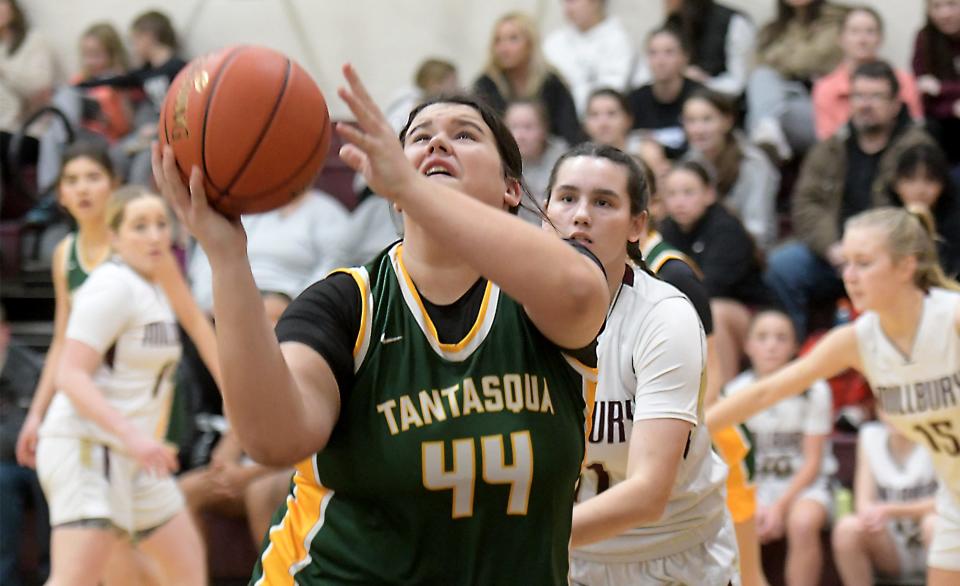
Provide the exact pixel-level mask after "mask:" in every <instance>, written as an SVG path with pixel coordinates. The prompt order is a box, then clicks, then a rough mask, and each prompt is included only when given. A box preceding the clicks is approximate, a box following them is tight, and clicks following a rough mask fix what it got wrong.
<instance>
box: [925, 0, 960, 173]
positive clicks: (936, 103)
mask: <svg viewBox="0 0 960 586" xmlns="http://www.w3.org/2000/svg"><path fill="white" fill-rule="evenodd" d="M913 72H914V73H915V74H916V76H917V86H918V87H919V88H920V93H921V94H922V95H923V111H924V113H925V114H926V116H927V123H928V124H929V126H930V128H931V131H932V133H933V134H934V136H935V137H936V138H937V140H938V141H939V142H940V145H941V146H942V147H943V150H944V151H946V153H947V159H948V160H949V161H950V163H951V164H953V165H956V164H957V163H958V162H960V2H957V0H927V23H926V25H924V27H923V28H922V29H920V32H919V33H917V42H916V45H915V47H914V52H913Z"/></svg>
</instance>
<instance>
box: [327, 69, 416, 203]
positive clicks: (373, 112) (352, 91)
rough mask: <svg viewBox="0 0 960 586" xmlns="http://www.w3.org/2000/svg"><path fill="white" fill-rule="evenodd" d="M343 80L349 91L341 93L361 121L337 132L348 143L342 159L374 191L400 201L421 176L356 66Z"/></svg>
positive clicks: (344, 148) (341, 153) (339, 127)
mask: <svg viewBox="0 0 960 586" xmlns="http://www.w3.org/2000/svg"><path fill="white" fill-rule="evenodd" d="M343 76H344V77H345V78H346V80H347V86H348V87H345V88H344V87H341V88H340V89H339V90H337V93H338V94H339V95H340V98H341V99H342V100H343V101H344V102H346V104H347V106H349V107H350V111H351V112H353V115H354V116H355V117H356V118H357V126H352V125H350V124H345V123H343V122H340V123H338V124H337V132H338V133H339V134H340V136H341V137H343V139H344V140H346V141H347V143H348V144H345V145H344V146H342V147H341V148H340V158H341V159H343V160H344V162H346V163H347V164H348V165H350V167H351V168H352V169H353V170H354V171H356V172H358V173H360V174H362V175H363V177H364V179H366V181H367V184H368V185H369V186H370V188H371V189H373V191H375V192H376V193H377V194H379V195H382V196H384V197H386V198H388V199H390V200H396V197H397V195H398V194H400V193H403V192H404V189H406V188H408V187H409V186H410V185H411V184H412V183H413V182H415V181H416V179H417V178H418V177H419V176H420V175H419V174H418V173H417V171H416V169H414V167H413V165H412V164H411V163H410V161H408V160H407V157H406V156H405V155H404V154H403V147H402V146H401V145H400V142H399V141H398V140H397V136H396V134H395V133H394V131H393V128H391V126H390V123H389V122H387V119H386V117H385V116H384V115H383V113H382V112H381V111H380V108H378V107H377V105H376V103H374V101H373V98H371V97H370V94H369V93H368V92H367V89H366V87H365V86H364V85H363V82H362V81H360V77H359V76H358V75H357V72H356V70H355V69H354V68H353V66H352V65H350V64H347V65H344V66H343Z"/></svg>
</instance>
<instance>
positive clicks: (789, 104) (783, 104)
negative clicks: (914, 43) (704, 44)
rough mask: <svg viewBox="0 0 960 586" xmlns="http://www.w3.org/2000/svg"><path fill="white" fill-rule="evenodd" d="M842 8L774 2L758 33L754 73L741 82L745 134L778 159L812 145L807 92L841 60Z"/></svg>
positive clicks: (815, 0) (800, 0) (822, 2)
mask: <svg viewBox="0 0 960 586" xmlns="http://www.w3.org/2000/svg"><path fill="white" fill-rule="evenodd" d="M845 14H846V9H845V8H842V7H841V6H838V5H836V4H834V3H832V2H828V1H827V0H778V2H777V16H776V18H775V19H774V20H773V22H771V23H769V24H767V25H766V26H765V27H763V28H762V29H761V30H760V35H759V37H758V42H757V55H756V64H757V68H756V69H754V70H753V73H751V74H750V79H749V81H748V82H747V131H748V133H749V135H750V138H751V139H752V140H753V141H754V142H756V143H758V144H768V145H770V146H771V148H772V149H774V150H775V152H776V153H777V156H779V157H780V159H781V160H787V159H791V158H792V157H793V153H794V152H795V151H796V152H804V151H806V150H807V149H808V148H809V147H810V146H812V145H813V144H814V143H815V142H816V135H815V133H814V131H813V102H812V101H811V99H810V87H811V85H812V84H813V82H814V80H816V78H818V77H820V76H822V75H826V74H827V73H829V72H830V71H832V70H833V68H834V67H836V66H837V64H838V63H839V62H840V60H841V58H842V57H843V55H842V53H841V52H840V49H839V47H838V46H837V41H838V39H839V36H840V27H841V25H842V24H843V17H844V15H845Z"/></svg>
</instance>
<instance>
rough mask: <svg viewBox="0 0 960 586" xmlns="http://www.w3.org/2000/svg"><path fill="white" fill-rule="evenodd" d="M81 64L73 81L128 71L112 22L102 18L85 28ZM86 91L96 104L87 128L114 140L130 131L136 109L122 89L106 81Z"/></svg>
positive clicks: (120, 43) (81, 42)
mask: <svg viewBox="0 0 960 586" xmlns="http://www.w3.org/2000/svg"><path fill="white" fill-rule="evenodd" d="M80 67H81V70H80V73H78V74H77V75H76V76H74V78H73V79H72V80H71V83H73V84H77V83H80V82H82V81H86V80H88V79H92V78H95V77H106V76H115V75H122V74H124V73H126V72H127V51H126V49H124V47H123V41H122V40H120V35H119V34H118V33H117V29H115V28H113V25H111V24H110V23H107V22H100V23H97V24H94V25H92V26H91V27H90V28H88V29H87V30H86V31H84V33H83V36H81V37H80ZM84 93H85V94H86V96H87V97H89V98H91V99H92V100H93V101H94V103H95V105H96V108H95V110H96V112H92V113H91V115H90V116H84V121H83V126H84V127H85V128H87V129H89V130H92V131H93V132H96V133H98V134H102V135H103V136H105V137H107V138H108V139H109V140H110V142H111V143H113V142H116V141H117V139H119V138H120V137H122V136H124V135H125V134H127V133H128V132H130V122H131V118H132V116H133V111H132V109H131V107H130V103H129V102H128V101H127V98H126V96H125V95H124V94H123V92H122V91H120V90H119V89H116V88H113V87H110V86H106V85H104V86H98V87H92V88H89V89H87V90H85V91H84Z"/></svg>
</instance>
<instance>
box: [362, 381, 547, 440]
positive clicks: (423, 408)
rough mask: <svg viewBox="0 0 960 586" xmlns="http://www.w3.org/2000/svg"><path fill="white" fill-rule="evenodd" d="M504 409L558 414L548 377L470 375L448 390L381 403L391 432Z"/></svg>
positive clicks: (412, 395) (379, 408)
mask: <svg viewBox="0 0 960 586" xmlns="http://www.w3.org/2000/svg"><path fill="white" fill-rule="evenodd" d="M500 411H510V412H512V413H520V412H521V411H528V412H533V413H549V414H550V415H555V412H554V408H553V400H552V399H551V398H550V388H549V386H548V385H547V380H546V379H541V378H540V377H539V376H537V375H535V374H529V373H525V374H504V375H487V376H482V377H479V378H478V377H467V378H465V379H463V382H462V383H460V384H456V385H453V386H449V387H446V388H444V389H429V390H427V389H423V390H421V391H419V392H417V393H409V394H406V395H402V396H401V397H400V398H399V399H390V400H388V401H384V402H382V403H380V404H379V405H377V413H380V414H382V415H383V419H384V422H385V423H386V425H387V428H388V429H389V430H390V435H397V434H398V433H403V432H405V431H409V430H410V429H413V428H420V427H424V426H426V425H432V424H434V423H437V422H440V421H446V420H447V419H448V418H450V419H455V418H457V417H464V416H467V415H476V414H480V413H496V412H500Z"/></svg>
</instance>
